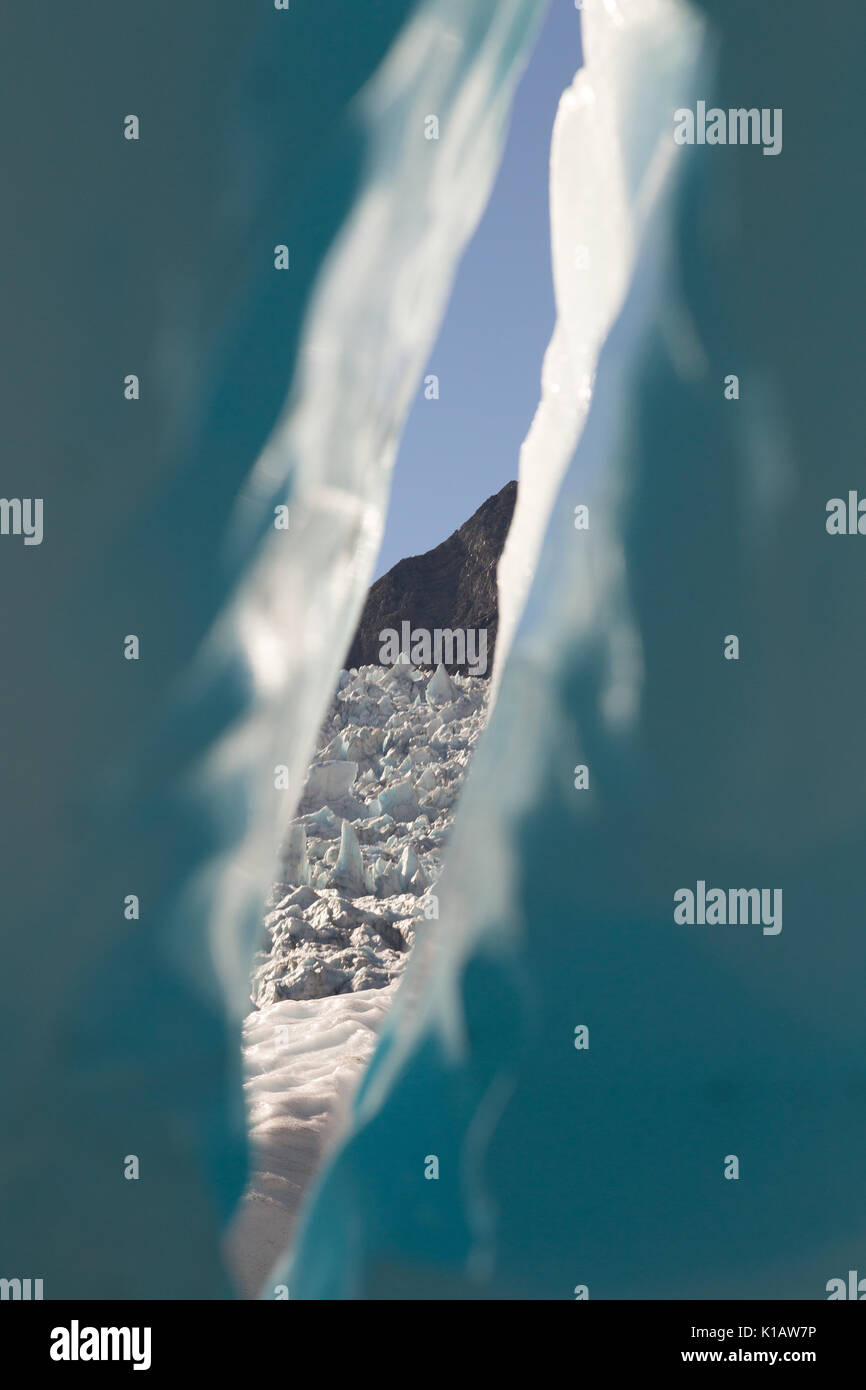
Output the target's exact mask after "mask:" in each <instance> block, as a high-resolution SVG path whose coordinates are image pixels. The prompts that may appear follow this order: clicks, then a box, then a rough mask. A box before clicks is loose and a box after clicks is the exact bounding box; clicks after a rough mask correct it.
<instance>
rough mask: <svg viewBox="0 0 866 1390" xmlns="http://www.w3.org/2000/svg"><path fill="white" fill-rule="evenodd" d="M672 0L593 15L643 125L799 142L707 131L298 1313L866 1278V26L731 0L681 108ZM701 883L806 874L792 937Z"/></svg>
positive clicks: (590, 433) (603, 376) (682, 84)
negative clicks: (865, 128) (729, 921)
mask: <svg viewBox="0 0 866 1390" xmlns="http://www.w3.org/2000/svg"><path fill="white" fill-rule="evenodd" d="M591 4H592V0H588V8H589V7H590V6H591ZM644 8H645V7H642V6H638V5H635V6H630V5H626V4H622V3H620V0H605V2H604V4H598V5H596V6H595V10H596V14H595V17H594V18H595V19H596V20H597V21H598V22H599V23H602V22H603V23H604V25H606V26H607V30H608V36H607V37H608V41H609V43H610V45H611V50H610V51H611V59H612V67H611V74H612V80H613V82H614V88H612V90H615V92H616V93H617V94H618V95H617V100H619V101H625V102H627V103H629V104H630V105H632V106H633V107H634V108H635V110H636V111H637V112H638V114H639V115H640V114H642V115H643V116H644V117H645V125H644V127H643V128H642V127H641V123H640V121H638V123H637V125H636V126H633V127H631V128H632V130H633V131H634V132H636V133H635V135H634V138H635V140H636V141H638V140H640V141H641V142H644V143H653V142H655V140H656V138H657V136H658V135H659V134H660V133H663V127H664V126H665V125H667V128H668V130H669V131H670V133H671V137H672V133H673V108H674V107H680V106H690V105H691V106H694V104H695V103H696V101H698V100H706V101H707V102H708V103H710V104H711V103H713V102H714V100H715V101H717V102H718V105H720V106H722V107H726V106H736V105H739V104H741V103H742V102H748V103H754V104H755V105H756V106H757V107H765V106H766V107H768V108H769V107H777V106H778V107H782V108H783V109H784V122H785V124H784V129H785V149H784V152H783V153H782V154H781V155H780V156H779V157H777V158H764V157H763V155H762V152H761V150H760V148H755V147H748V146H735V147H727V148H718V147H708V146H704V147H697V146H695V147H683V148H682V149H680V150H679V151H678V152H677V155H676V158H675V159H673V160H671V161H669V164H668V169H667V174H666V176H663V177H661V178H660V179H659V181H658V182H657V183H656V184H654V185H653V187H652V193H651V204H650V206H648V207H647V209H646V216H645V218H644V220H643V232H642V235H641V237H640V241H639V245H638V246H637V249H636V254H635V258H634V272H633V275H632V278H631V281H630V284H629V287H628V290H627V294H626V298H625V301H624V304H623V309H622V312H621V314H620V315H619V317H618V318H617V320H616V322H615V323H614V325H613V327H612V329H611V331H610V334H609V336H608V337H607V340H606V342H605V344H604V346H603V348H602V352H601V355H600V358H599V362H598V370H597V375H596V380H595V386H594V391H593V399H592V404H591V406H590V410H589V414H588V416H587V420H586V424H585V427H584V429H583V433H582V435H581V438H580V441H579V444H578V447H577V449H576V452H575V454H574V456H573V458H572V459H571V462H570V464H569V467H568V469H567V470H566V473H565V475H564V478H563V482H562V485H561V487H560V488H559V490H558V491H557V493H556V498H555V502H554V505H553V507H552V510H551V511H550V518H549V522H548V524H547V527H546V530H545V533H544V543H543V545H542V547H541V551H540V558H539V560H538V563H537V564H536V566H535V574H534V579H533V584H532V589H531V592H530V595H529V600H528V603H527V605H526V607H525V609H524V612H523V616H522V619H521V622H520V625H519V627H518V629H517V631H516V634H515V637H514V640H513V643H512V646H511V650H510V653H509V658H508V662H507V665H506V667H505V670H504V672H503V677H502V683H501V687H500V692H499V698H498V701H497V704H496V707H495V709H494V711H493V715H492V718H491V721H490V724H489V726H488V729H487V731H486V734H485V737H484V740H483V741H482V743H481V744H480V746H479V749H478V753H477V757H476V758H475V760H474V762H473V766H472V770H471V772H470V774H469V777H468V779H467V785H466V788H465V791H464V794H463V798H462V800H461V804H460V809H459V812H458V816H457V819H456V823H455V828H454V835H453V838H452V841H451V846H450V851H449V853H448V855H447V856H446V864H445V868H444V871H443V876H442V880H441V884H440V887H441V902H442V927H443V930H442V932H441V933H440V936H439V941H440V943H441V950H440V952H439V954H438V956H437V959H436V961H435V965H434V978H433V979H432V981H431V979H430V978H429V975H428V976H426V977H425V981H424V987H423V988H420V989H418V988H415V976H416V973H417V972H416V971H415V970H414V968H413V967H414V962H413V967H410V969H409V971H408V972H407V974H406V977H405V979H404V984H403V987H402V990H401V993H400V995H398V998H397V1000H396V1001H395V1008H394V1011H393V1012H392V1014H391V1016H390V1018H389V1021H388V1023H387V1024H386V1028H385V1032H384V1034H383V1038H382V1042H381V1043H380V1046H379V1048H378V1050H377V1052H376V1054H375V1056H374V1059H373V1062H372V1064H371V1067H370V1069H369V1071H368V1072H367V1074H366V1076H365V1079H364V1084H363V1086H362V1088H361V1091H360V1092H359V1095H358V1098H357V1100H356V1104H355V1108H354V1119H353V1129H352V1133H351V1134H350V1136H349V1137H348V1138H347V1140H346V1141H345V1143H344V1145H343V1147H342V1148H341V1150H340V1152H339V1153H338V1154H337V1156H336V1157H335V1159H334V1160H333V1162H332V1163H331V1165H330V1166H329V1169H328V1171H327V1173H326V1175H325V1177H324V1180H323V1182H322V1184H321V1187H320V1189H319V1192H318V1196H317V1199H316V1201H315V1202H314V1204H313V1205H312V1207H311V1209H310V1210H309V1212H308V1214H307V1217H306V1220H305V1224H304V1228H303V1231H302V1234H301V1237H300V1242H299V1247H298V1251H297V1257H296V1260H295V1262H294V1266H293V1268H292V1270H291V1272H290V1273H289V1275H288V1280H289V1283H290V1285H291V1289H292V1296H293V1298H315V1297H325V1298H348V1297H358V1298H425V1297H429V1298H439V1297H445V1298H447V1297H454V1296H457V1297H469V1298H472V1297H503V1298H521V1297H526V1298H552V1299H569V1300H571V1299H574V1298H575V1297H580V1294H581V1291H582V1290H587V1291H588V1296H589V1297H590V1298H591V1299H597V1298H602V1299H603V1298H622V1299H629V1298H638V1299H645V1298H657V1299H658V1298H661V1299H667V1298H672V1299H693V1298H701V1299H706V1298H713V1297H722V1298H729V1299H748V1298H751V1297H755V1298H790V1299H794V1298H802V1299H823V1298H825V1297H826V1296H827V1295H826V1288H827V1281H828V1280H830V1279H831V1278H834V1277H838V1276H840V1275H841V1276H843V1277H844V1275H845V1271H846V1270H848V1269H856V1268H858V1265H859V1267H860V1268H862V1250H863V1242H864V1239H866V1191H864V1185H863V1180H862V1157H861V1156H862V1153H863V1150H864V1144H866V1118H864V1094H866V1073H864V1067H863V1057H864V1052H866V1031H864V1010H863V1001H862V990H863V978H864V967H866V936H864V932H863V928H862V873H863V862H864V842H866V781H864V776H863V769H864V765H866V725H864V722H863V719H862V698H863V690H864V687H866V644H864V641H863V638H862V634H863V631H864V628H866V589H864V586H863V583H862V573H863V552H862V551H861V549H860V546H861V545H862V544H866V542H864V541H863V540H862V538H861V537H858V536H841V537H834V536H831V535H828V533H827V530H826V527H825V521H826V504H827V501H828V499H829V498H832V497H842V498H844V497H846V495H847V492H848V489H849V487H854V486H855V482H854V481H853V479H854V477H855V475H856V472H857V469H858V468H859V459H860V458H861V456H862V453H863V447H864V438H866V404H864V400H866V398H864V393H863V390H862V381H861V379H860V378H861V372H862V366H861V364H862V326H863V317H864V315H863V307H864V306H863V293H862V267H861V260H862V247H861V245H860V233H859V225H860V223H861V220H862V212H863V207H862V204H863V194H862V190H861V188H860V184H859V183H858V184H857V185H856V188H855V185H854V183H852V174H851V171H852V169H854V168H855V167H857V164H858V160H859V155H860V141H861V136H860V119H859V117H860V107H861V90H862V82H861V74H860V54H861V53H862V51H863V45H864V41H866V13H864V10H863V7H862V5H860V4H859V3H857V4H854V3H843V4H840V5H838V6H834V8H833V11H832V16H831V15H830V14H829V12H828V15H827V16H826V18H825V20H824V21H820V20H819V19H818V17H817V15H816V12H815V9H814V6H812V5H811V4H805V3H798V2H795V3H788V4H786V5H785V6H784V7H782V6H779V7H773V9H772V11H771V12H770V15H768V12H767V11H765V10H763V9H762V10H761V12H760V17H759V16H758V12H757V11H756V9H755V6H754V5H752V4H745V3H740V0H707V3H705V4H701V5H699V6H695V7H694V14H690V15H688V16H687V15H685V14H684V17H683V20H682V24H683V28H682V35H681V37H682V40H683V46H682V52H683V54H685V55H688V54H689V50H690V42H689V41H688V35H689V34H694V32H695V30H694V15H702V16H703V17H705V18H706V19H707V21H708V24H709V27H708V30H707V37H706V40H705V42H704V43H703V44H702V45H701V48H700V51H699V52H698V53H696V54H694V61H685V62H684V64H683V67H682V70H681V72H680V77H679V80H678V81H677V82H675V83H671V82H670V80H668V81H667V82H666V85H665V91H666V92H667V93H668V97H667V99H668V100H669V101H670V106H669V107H668V110H667V111H666V112H665V111H664V110H663V109H661V108H660V107H659V105H658V103H657V102H656V101H655V100H654V91H655V89H654V85H653V84H654V82H655V77H654V74H653V66H652V61H651V60H652V53H653V45H654V40H653V35H652V33H651V32H650V31H649V30H647V29H643V30H642V29H641V26H640V22H639V14H640V11H641V10H643V9H644ZM632 18H633V19H634V21H635V23H634V26H633V25H632V23H631V19H632ZM773 18H774V19H775V20H776V21H777V22H773ZM591 22H592V20H591ZM632 34H634V35H635V36H636V37H637V42H636V43H635V44H634V45H632V44H631V35H632ZM588 49H589V52H590V62H591V44H590V45H588ZM644 58H646V62H644V61H643V60H644ZM621 67H623V68H626V69H627V71H621V70H620V68H621ZM647 84H648V85H647ZM674 90H676V97H675V98H674V97H673V93H674ZM792 147H793V152H792ZM640 153H641V151H640V149H639V148H635V149H633V150H630V151H629V154H630V156H633V160H634V167H635V168H639V167H641V158H640ZM789 155H790V157H789ZM843 193H844V197H845V199H846V201H845V203H844V205H843V202H842V201H841V200H842V196H843ZM848 198H850V199H851V200H852V202H853V203H854V204H855V205H856V214H857V215H856V216H853V215H852V208H851V207H849V206H848V203H847V199H848ZM574 327H575V330H576V331H581V325H580V324H575V325H574ZM731 373H735V374H736V375H737V376H738V377H739V387H740V390H739V398H738V399H726V397H725V378H726V377H727V376H729V375H730V374H731ZM553 447H554V449H555V450H556V451H557V460H556V461H555V462H556V467H557V468H558V467H559V462H558V458H559V453H558V451H559V449H560V448H561V447H564V446H562V445H561V441H560V440H559V439H558V438H554V440H553ZM523 486H524V484H523V481H521V488H522V487H523ZM578 504H586V505H588V506H589V508H590V527H589V529H588V530H587V531H583V532H578V531H576V530H575V528H574V524H573V513H574V507H575V506H576V505H578ZM731 634H736V635H738V636H739V642H740V653H739V660H738V661H733V660H726V659H725V657H724V648H725V643H726V638H728V637H729V636H730V635H731ZM583 764H585V765H586V766H587V767H588V769H589V775H590V781H589V787H588V789H587V790H577V789H576V788H575V769H576V768H577V767H578V766H579V765H583ZM699 882H706V884H707V886H708V887H709V886H711V885H712V886H716V885H718V886H719V887H722V888H727V889H731V888H743V889H746V888H753V887H763V888H768V889H773V890H776V889H779V890H780V891H782V892H783V894H784V924H783V927H782V930H781V932H779V933H778V934H777V935H765V934H764V932H763V930H762V928H761V927H760V926H755V925H752V926H714V925H680V924H679V923H677V922H676V921H675V919H674V915H673V909H674V903H675V897H674V895H675V894H676V893H677V892H678V890H680V889H681V888H682V887H683V886H684V885H685V886H686V887H691V888H693V889H694V888H695V887H696V885H697V884H698V883H699ZM429 968H430V962H429V961H427V962H425V969H427V970H429ZM408 990H414V993H412V994H411V995H407V993H406V992H407V991H408ZM409 999H411V1007H409V1005H408V1002H404V1000H406V1001H408V1000H409ZM581 1027H585V1028H586V1029H587V1030H588V1041H589V1046H588V1048H579V1047H577V1046H576V1045H575V1040H576V1037H579V1036H580V1035H579V1034H578V1033H577V1032H576V1030H579V1029H580V1028H581ZM431 1155H435V1156H436V1157H437V1158H438V1161H439V1176H438V1179H436V1180H429V1179H428V1178H427V1177H426V1176H425V1173H426V1172H427V1170H428V1165H429V1158H430V1156H431ZM732 1156H735V1157H737V1158H738V1160H739V1165H740V1168H739V1177H738V1178H737V1179H736V1180H727V1179H726V1177H725V1168H726V1165H728V1164H729V1162H730V1159H731V1157H732Z"/></svg>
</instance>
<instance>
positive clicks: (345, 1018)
mask: <svg viewBox="0 0 866 1390" xmlns="http://www.w3.org/2000/svg"><path fill="white" fill-rule="evenodd" d="M394 988H395V986H394V985H389V986H386V987H385V988H384V989H374V990H366V991H359V992H358V993H355V994H348V995H346V994H342V995H331V996H330V997H329V998H327V999H316V1000H313V1001H296V1000H286V1001H282V1002H277V1003H274V1004H270V1005H268V1006H267V1007H266V1008H264V1009H261V1010H259V1011H257V1012H256V1013H252V1014H250V1015H249V1017H248V1018H247V1020H246V1022H245V1023H244V1030H243V1044H244V1066H245V1073H246V1081H245V1091H246V1099H247V1106H248V1112H249V1127H250V1142H251V1145H252V1155H251V1160H250V1167H251V1172H250V1180H249V1185H248V1188H247V1191H246V1192H245V1194H244V1198H243V1201H242V1203H241V1205H240V1208H239V1210H238V1212H237V1215H236V1217H235V1220H234V1223H233V1226H232V1230H231V1232H230V1237H229V1242H228V1249H229V1263H230V1267H231V1268H232V1270H233V1272H234V1274H235V1276H236V1278H237V1281H238V1283H239V1285H240V1288H241V1291H242V1292H243V1293H244V1294H245V1295H246V1296H247V1297H249V1298H253V1297H255V1296H256V1294H257V1293H259V1291H260V1290H261V1289H262V1285H263V1281H264V1280H265V1278H266V1276H267V1274H268V1272H269V1271H270V1269H271V1268H272V1266H273V1265H274V1264H275V1262H276V1260H277V1258H278V1256H279V1255H280V1254H282V1252H283V1251H284V1250H285V1249H286V1248H287V1246H288V1245H289V1242H290V1240H291V1236H292V1233H293V1231H294V1227H295V1222H296V1220H297V1214H298V1208H299V1205H300V1201H301V1198H302V1196H303V1195H304V1193H305V1192H306V1190H307V1188H308V1187H309V1185H310V1182H311V1180H312V1178H313V1175H314V1173H315V1172H316V1171H317V1170H318V1169H319V1167H320V1166H321V1164H322V1162H323V1161H324V1158H325V1155H326V1153H327V1151H328V1147H329V1145H331V1144H332V1143H333V1141H334V1139H335V1137H336V1136H337V1135H338V1133H339V1131H340V1127H341V1125H342V1124H344V1123H345V1120H346V1117H347V1113H348V1109H349V1104H350V1101H351V1098H352V1095H353V1093H354V1091H355V1088H356V1087H357V1084H358V1081H359V1078H360V1076H361V1073H362V1071H363V1069H364V1067H365V1066H366V1064H367V1062H368V1061H369V1058H370V1054H371V1053H372V1051H373V1047H374V1045H375V1041H376V1037H377V1035H378V1033H379V1032H380V1030H381V1027H382V1024H383V1022H384V1020H385V1017H386V1014H387V1011H388V1007H389V1005H390V1003H391V998H392V995H393V992H394ZM263 1293H264V1295H265V1296H268V1297H274V1296H275V1291H274V1289H273V1288H270V1289H265V1290H263Z"/></svg>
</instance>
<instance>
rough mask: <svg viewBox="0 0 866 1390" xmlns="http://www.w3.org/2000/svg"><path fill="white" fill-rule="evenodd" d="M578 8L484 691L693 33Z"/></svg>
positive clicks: (560, 472)
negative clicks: (544, 330) (538, 352)
mask: <svg viewBox="0 0 866 1390" xmlns="http://www.w3.org/2000/svg"><path fill="white" fill-rule="evenodd" d="M581 13H582V29H581V33H582V40H583V53H584V65H583V67H582V68H580V69H579V70H578V72H577V73H576V74H575V77H574V81H573V82H572V84H571V86H570V87H569V88H568V89H567V90H566V91H565V92H564V93H563V96H562V99H561V100H560V103H559V109H558V111H557V113H556V120H555V122H554V127H553V136H552V141H551V149H550V223H551V256H552V261H553V280H554V290H555V296H556V309H557V320H556V326H555V328H554V332H553V337H552V338H551V340H550V344H549V346H548V348H547V352H546V353H545V356H544V364H543V366H542V372H541V400H540V402H539V405H538V408H537V410H536V413H535V417H534V419H533V421H532V424H531V426H530V429H529V433H528V434H527V436H526V439H525V441H524V443H523V447H522V448H521V451H520V467H519V478H518V481H519V487H518V491H517V505H516V508H515V512H514V520H513V521H512V524H511V529H510V531H509V533H508V539H507V541H506V543H505V549H504V551H503V554H502V558H501V560H500V562H499V629H498V633H497V638H496V657H495V663H494V670H493V697H494V698H495V694H496V691H497V690H498V687H499V682H500V680H501V677H502V670H503V666H504V663H505V659H506V656H507V654H508V651H509V648H510V646H511V642H512V639H513V637H514V632H515V629H516V627H517V624H518V623H519V621H520V617H521V614H522V612H523V608H524V605H525V602H526V598H527V595H528V593H529V588H530V585H531V583H532V579H533V575H534V574H535V569H536V564H537V560H538V555H539V551H540V549H541V546H542V543H543V540H544V533H545V531H546V529H547V524H548V520H549V518H550V514H551V509H552V507H553V503H554V500H555V498H556V494H557V492H558V490H559V486H560V483H561V482H562V479H563V477H564V474H565V470H566V467H567V465H568V462H569V460H570V459H571V456H572V454H573V453H574V450H575V447H576V445H577V442H578V439H579V438H580V434H581V430H582V428H583V424H584V421H585V419H586V415H587V411H588V410H589V402H590V398H591V394H592V385H593V379H594V374H595V368H596V362H597V359H598V354H599V350H600V348H601V345H602V343H603V341H604V338H605V335H606V333H607V331H608V329H609V328H610V326H611V324H612V322H613V320H614V318H615V317H616V315H617V313H618V312H619V309H620V307H621V304H622V300H623V296H624V293H625V290H626V287H627V286H628V283H629V281H630V278H631V272H632V266H633V261H634V254H635V248H636V246H637V245H638V244H639V241H640V236H641V230H642V227H643V224H644V219H645V215H646V211H647V209H648V208H649V207H650V206H651V205H652V198H653V194H654V192H655V191H656V189H657V187H658V182H659V179H660V178H661V177H662V176H663V174H664V172H665V170H666V169H667V167H668V165H669V163H670V160H671V159H672V158H673V157H674V153H675V147H674V143H673V140H672V138H671V133H670V120H669V117H670V112H671V111H672V110H673V108H674V107H675V106H676V105H677V102H676V100H674V98H675V96H676V94H677V92H678V91H679V90H680V88H679V87H678V85H677V84H678V82H679V81H680V80H681V75H682V72H683V68H684V54H685V52H686V51H687V50H688V49H689V48H690V46H691V45H692V44H693V43H694V41H695V37H696V30H697V26H696V23H695V21H694V19H692V21H691V23H689V22H688V15H689V10H688V7H687V6H686V5H685V4H684V3H681V0H585V4H584V7H583V9H582V12H581ZM638 92H639V96H640V99H638Z"/></svg>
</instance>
